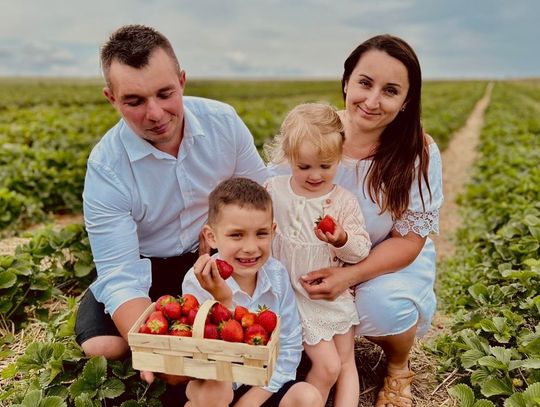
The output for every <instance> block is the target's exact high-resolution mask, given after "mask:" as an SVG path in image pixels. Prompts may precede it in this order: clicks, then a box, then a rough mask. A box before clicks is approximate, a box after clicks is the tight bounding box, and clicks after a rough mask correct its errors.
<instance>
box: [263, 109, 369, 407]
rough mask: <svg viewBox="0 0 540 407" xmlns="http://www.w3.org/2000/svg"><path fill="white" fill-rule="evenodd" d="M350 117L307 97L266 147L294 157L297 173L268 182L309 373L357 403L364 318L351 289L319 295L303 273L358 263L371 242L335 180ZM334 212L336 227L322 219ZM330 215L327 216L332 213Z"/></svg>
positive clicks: (350, 198) (337, 402) (322, 386)
mask: <svg viewBox="0 0 540 407" xmlns="http://www.w3.org/2000/svg"><path fill="white" fill-rule="evenodd" d="M343 138H344V136H343V125H342V123H341V120H340V118H339V116H338V114H337V113H336V111H335V110H334V109H333V108H332V107H330V106H327V105H324V104H319V103H308V104H302V105H299V106H297V107H296V108H294V109H293V110H292V111H291V112H290V113H289V114H288V115H287V117H286V118H285V120H284V122H283V124H282V126H281V130H280V133H279V134H278V135H277V136H276V138H275V140H274V142H273V143H272V144H271V145H267V146H265V147H266V153H267V155H268V158H269V160H270V166H271V168H273V170H277V171H280V169H281V168H282V167H276V166H278V165H280V164H287V165H288V167H290V169H288V170H287V171H288V172H290V175H278V176H274V177H271V178H270V179H269V180H268V181H267V184H266V187H267V189H268V191H269V192H270V195H271V196H272V200H273V203H274V218H275V222H276V224H277V228H276V234H275V237H274V240H273V244H272V252H273V256H274V257H275V258H277V259H278V260H280V261H281V262H282V263H283V264H284V265H285V267H286V268H287V270H288V271H289V275H290V277H291V283H292V285H293V287H294V290H295V294H296V299H297V304H298V308H299V313H300V318H301V321H302V331H303V344H304V349H305V351H306V353H307V355H308V356H309V358H310V360H311V362H312V366H311V369H310V371H309V373H308V375H307V377H306V381H308V382H309V383H311V384H313V385H315V387H317V388H318V389H319V390H320V392H321V395H322V397H323V399H324V400H325V401H326V399H327V398H328V393H329V391H330V389H331V388H332V386H333V385H334V384H336V393H335V397H334V406H336V407H343V406H350V407H353V406H354V407H356V406H357V405H358V397H359V384H358V372H357V370H356V365H355V359H354V329H353V328H354V325H357V324H358V323H359V320H358V315H357V311H356V308H355V305H354V297H353V295H352V294H351V292H349V291H347V292H344V293H342V294H341V295H340V296H339V297H338V298H336V299H335V300H334V301H326V300H312V299H310V298H309V296H308V295H307V293H306V291H305V290H304V288H303V287H302V286H301V284H300V282H299V280H300V277H301V276H302V275H303V274H307V273H308V272H310V271H313V270H318V269H321V268H324V267H331V266H337V265H343V264H344V263H358V262H359V261H361V260H362V259H364V258H365V257H366V256H367V255H368V253H369V249H370V247H371V242H370V239H369V235H368V233H367V232H366V230H365V227H364V218H363V215H362V212H361V209H360V206H359V203H358V201H357V199H356V197H355V196H354V195H353V194H352V193H351V192H349V191H348V190H346V189H344V188H342V187H340V186H338V185H335V184H334V183H333V180H334V176H335V175H336V172H337V169H338V164H339V162H340V160H341V154H342V149H343ZM325 216H329V217H330V218H331V219H332V221H333V223H334V224H335V227H334V231H333V232H332V231H326V232H323V231H321V230H319V229H318V227H317V226H316V223H315V222H316V221H317V219H319V218H323V217H325ZM325 222H327V221H326V220H325Z"/></svg>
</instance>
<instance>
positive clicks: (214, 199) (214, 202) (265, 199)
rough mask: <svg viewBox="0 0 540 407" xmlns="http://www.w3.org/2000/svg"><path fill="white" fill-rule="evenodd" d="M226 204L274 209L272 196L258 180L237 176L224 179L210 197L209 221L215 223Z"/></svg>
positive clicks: (262, 209)
mask: <svg viewBox="0 0 540 407" xmlns="http://www.w3.org/2000/svg"><path fill="white" fill-rule="evenodd" d="M226 205H238V206H240V207H241V208H243V207H248V208H251V209H258V210H261V211H266V210H270V211H271V210H272V198H271V197H270V194H269V193H268V191H267V190H266V189H265V188H264V187H263V186H262V185H260V184H258V183H257V182H255V181H253V180H251V179H248V178H241V177H235V178H230V179H227V180H225V181H222V182H221V183H219V184H218V186H217V187H216V188H214V190H213V191H212V192H211V193H210V196H209V197H208V223H209V224H210V225H212V224H215V222H216V220H217V218H218V217H219V214H220V212H221V209H222V208H223V207H224V206H226Z"/></svg>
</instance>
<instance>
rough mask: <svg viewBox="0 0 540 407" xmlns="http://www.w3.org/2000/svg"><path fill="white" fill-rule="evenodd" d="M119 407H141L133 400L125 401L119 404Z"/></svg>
mask: <svg viewBox="0 0 540 407" xmlns="http://www.w3.org/2000/svg"><path fill="white" fill-rule="evenodd" d="M120 407H142V405H141V404H139V403H138V402H137V401H135V400H127V401H124V402H123V403H122V404H120Z"/></svg>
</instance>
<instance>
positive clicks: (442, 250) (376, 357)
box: [0, 84, 493, 407]
mask: <svg viewBox="0 0 540 407" xmlns="http://www.w3.org/2000/svg"><path fill="white" fill-rule="evenodd" d="M492 87H493V84H489V85H488V87H487V89H486V93H485V95H484V96H483V97H482V99H481V100H480V101H479V102H478V103H477V104H476V106H475V108H474V110H473V112H472V114H471V115H470V117H469V119H468V120H467V122H466V124H465V126H464V127H463V128H462V129H460V130H459V131H458V132H457V133H456V134H455V135H454V137H453V138H452V141H451V142H450V144H449V146H448V148H447V149H446V150H445V151H444V152H443V154H442V161H443V191H444V197H445V201H444V206H443V208H442V210H441V213H440V221H439V222H440V231H441V234H440V235H439V236H435V237H434V241H435V244H436V247H437V252H438V258H439V259H441V260H442V259H444V258H445V257H448V256H451V255H452V253H453V242H452V236H453V235H454V232H455V231H456V229H457V228H458V227H459V224H460V219H459V212H458V208H457V205H456V202H455V201H456V198H457V196H458V195H459V194H460V193H461V192H462V191H463V187H464V185H465V184H466V182H467V180H468V177H469V175H470V168H471V165H472V163H473V162H474V160H475V157H476V146H477V143H478V138H479V133H480V130H481V128H482V124H483V118H484V112H485V109H486V108H487V106H488V105H489V100H490V96H491V90H492ZM80 222H82V217H81V215H75V216H59V217H56V218H55V219H54V227H55V228H61V227H62V226H64V225H67V224H70V223H80ZM40 226H41V225H36V226H34V227H32V228H31V229H30V230H29V231H32V230H36V229H38V228H39V227H40ZM27 240H28V239H27V238H21V237H12V238H8V239H4V240H1V241H0V255H2V254H13V253H14V252H15V248H16V247H17V246H18V245H20V244H23V243H24V242H26V241H27ZM446 321H447V318H446V317H445V316H444V315H441V314H440V313H438V314H437V315H436V316H435V318H434V323H433V326H432V329H431V330H430V332H429V333H428V334H427V335H426V337H424V338H423V339H422V340H421V341H418V342H417V344H416V345H415V346H414V348H413V350H412V355H411V367H412V369H413V370H414V371H415V372H416V378H415V380H414V382H413V384H412V392H413V396H414V401H415V405H416V406H417V407H436V406H437V407H438V406H454V405H455V402H453V401H451V400H450V399H449V397H448V394H447V391H446V389H447V388H448V387H449V386H450V385H451V384H452V382H453V377H452V375H450V376H448V377H446V379H445V380H444V382H443V383H438V382H437V380H436V379H435V370H436V368H435V361H434V360H433V358H432V357H431V355H429V354H428V353H427V352H425V351H424V350H423V346H422V344H423V343H425V342H427V341H429V340H431V339H432V338H434V337H435V336H437V335H438V334H439V333H440V332H441V331H442V330H444V329H445V324H446ZM356 355H357V366H358V370H359V374H360V391H361V395H360V400H359V404H358V407H368V406H373V405H374V402H375V398H376V395H377V391H378V388H379V387H380V385H381V384H382V381H383V378H384V373H385V360H384V354H383V353H382V351H381V350H380V348H378V347H377V346H375V345H373V344H371V343H370V342H368V341H367V340H365V339H360V340H358V342H357V344H356ZM308 363H309V362H306V361H303V363H302V364H301V370H300V372H299V373H300V376H302V374H305V373H306V372H307V371H306V370H305V369H306V368H307V366H308ZM302 369H304V370H303V371H302ZM328 405H329V406H330V405H332V403H331V401H329V403H328Z"/></svg>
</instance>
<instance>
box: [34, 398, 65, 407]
mask: <svg viewBox="0 0 540 407" xmlns="http://www.w3.org/2000/svg"><path fill="white" fill-rule="evenodd" d="M66 406H67V404H66V402H65V401H64V400H63V399H62V398H61V397H58V396H52V397H45V398H44V399H43V401H42V402H41V404H40V405H39V407H66Z"/></svg>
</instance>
